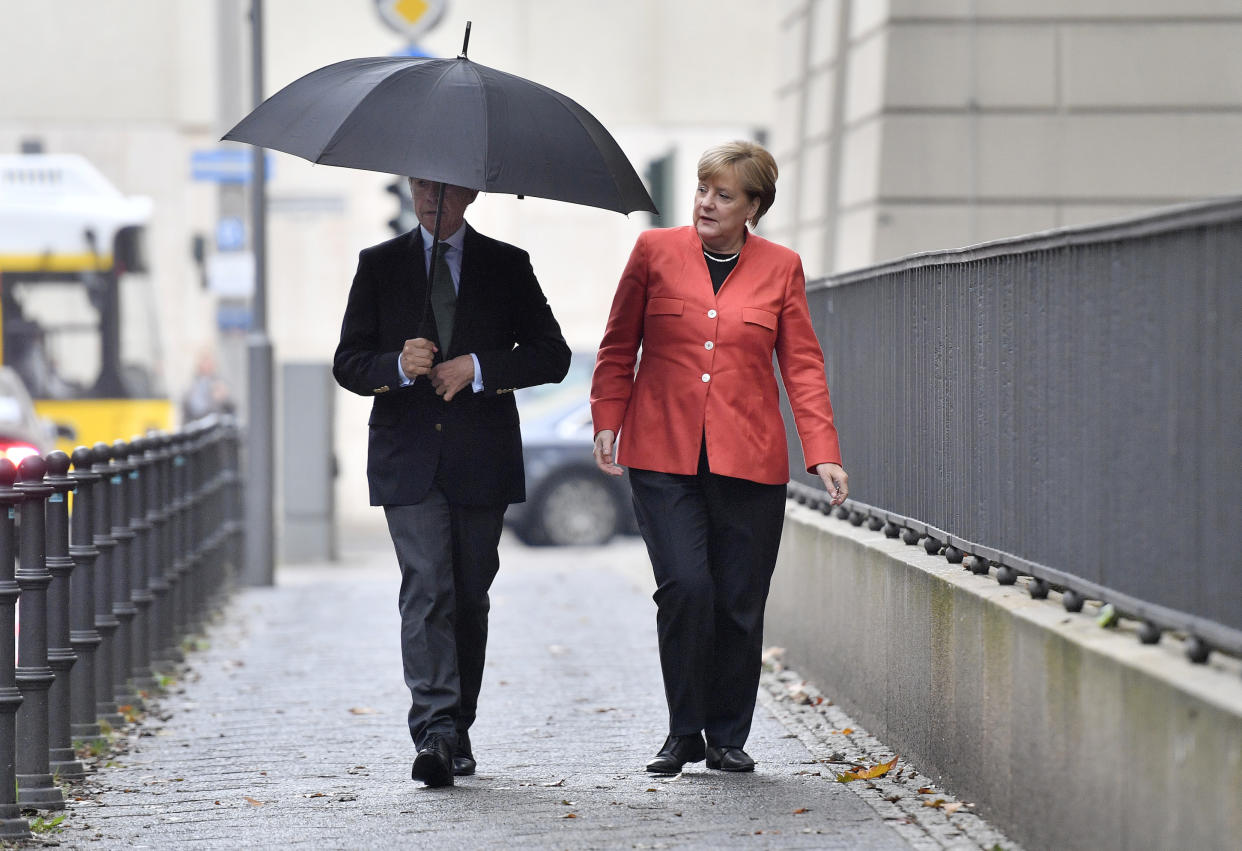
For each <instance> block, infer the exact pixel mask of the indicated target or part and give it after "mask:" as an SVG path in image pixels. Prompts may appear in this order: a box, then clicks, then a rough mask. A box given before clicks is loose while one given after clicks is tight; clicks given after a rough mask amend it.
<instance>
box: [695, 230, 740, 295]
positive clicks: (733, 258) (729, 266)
mask: <svg viewBox="0 0 1242 851" xmlns="http://www.w3.org/2000/svg"><path fill="white" fill-rule="evenodd" d="M742 244H743V245H745V244H746V238H745V237H743V238H742ZM740 255H741V251H737V252H735V253H733V254H720V253H718V252H715V251H708V250H707V249H706V248H705V249H703V262H704V263H706V264H707V271H708V273H709V274H710V275H711V276H712V289H713V290H714V291H715V292H720V287H721V286H722V285H723V284H724V282H725V278H727V277H729V273H730V272H732V271H733V267H734V266H736V265H737V258H738V257H739V256H740Z"/></svg>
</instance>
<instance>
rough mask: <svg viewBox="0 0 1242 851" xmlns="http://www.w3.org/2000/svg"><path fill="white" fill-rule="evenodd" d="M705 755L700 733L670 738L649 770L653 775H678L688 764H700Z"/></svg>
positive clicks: (651, 763)
mask: <svg viewBox="0 0 1242 851" xmlns="http://www.w3.org/2000/svg"><path fill="white" fill-rule="evenodd" d="M703 755H704V750H703V737H702V736H701V735H699V734H698V733H694V734H693V735H690V736H669V737H668V738H667V739H665V740H664V747H662V748H660V752H659V753H658V754H656V755H655V759H653V760H652V761H651V762H649V763H647V770H648V771H650V772H651V773H652V774H677V773H678V772H680V771H681V767H682V766H683V765H685V764H686V763H687V762H699V761H700V760H702V759H703Z"/></svg>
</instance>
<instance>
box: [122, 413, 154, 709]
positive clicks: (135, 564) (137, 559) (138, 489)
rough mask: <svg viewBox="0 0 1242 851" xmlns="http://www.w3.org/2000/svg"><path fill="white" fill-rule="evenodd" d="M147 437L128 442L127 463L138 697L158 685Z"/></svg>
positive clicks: (134, 659) (135, 673)
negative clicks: (153, 665) (153, 656)
mask: <svg viewBox="0 0 1242 851" xmlns="http://www.w3.org/2000/svg"><path fill="white" fill-rule="evenodd" d="M146 448H147V440H146V438H145V437H135V438H134V439H133V440H131V441H130V442H129V459H128V463H129V465H130V466H131V467H132V468H133V469H132V470H131V471H130V474H129V477H128V478H127V479H126V501H127V503H128V505H129V528H130V530H131V531H132V532H133V533H134V540H133V544H132V546H131V549H130V554H129V564H130V571H129V580H130V584H131V590H130V599H131V600H133V601H134V606H135V607H137V609H138V613H137V615H136V616H135V617H134V629H133V633H132V639H133V645H132V648H133V650H132V652H133V669H132V674H133V681H134V687H135V688H136V689H137V690H138V696H139V697H140V698H141V697H145V695H144V692H145V693H146V694H150V693H151V692H152V691H153V690H154V689H155V687H156V683H155V678H154V677H153V676H152V675H151V604H152V603H153V602H154V601H155V594H154V593H153V592H152V591H151V581H150V578H149V574H148V570H149V557H148V555H147V550H148V548H150V546H151V528H152V527H151V523H150V521H149V520H148V519H147V497H146V477H147V475H148V468H149V466H150V464H149V462H148V461H147V458H146Z"/></svg>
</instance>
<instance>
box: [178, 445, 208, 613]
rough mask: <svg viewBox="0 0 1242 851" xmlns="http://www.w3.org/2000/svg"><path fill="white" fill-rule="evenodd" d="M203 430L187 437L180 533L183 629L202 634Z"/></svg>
mask: <svg viewBox="0 0 1242 851" xmlns="http://www.w3.org/2000/svg"><path fill="white" fill-rule="evenodd" d="M202 434H203V430H202V428H201V427H195V428H194V429H193V430H192V431H191V432H190V433H189V434H188V435H186V448H185V510H184V512H183V520H182V531H183V534H184V536H185V574H184V584H185V591H186V607H185V615H186V630H187V631H188V632H190V633H197V632H199V631H201V629H202V624H203V618H202V615H203V611H202V610H203V571H202V565H203V547H202V528H203V518H202V516H201V514H200V512H201V511H202V500H203V493H202V486H201V482H200V478H201V477H200V476H199V470H200V468H201V464H202V454H203V440H202Z"/></svg>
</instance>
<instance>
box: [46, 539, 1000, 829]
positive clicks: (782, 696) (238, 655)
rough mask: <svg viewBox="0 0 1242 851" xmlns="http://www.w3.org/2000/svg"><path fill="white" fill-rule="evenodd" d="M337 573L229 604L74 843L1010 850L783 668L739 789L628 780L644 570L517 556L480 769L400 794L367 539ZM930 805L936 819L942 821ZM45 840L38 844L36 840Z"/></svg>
mask: <svg viewBox="0 0 1242 851" xmlns="http://www.w3.org/2000/svg"><path fill="white" fill-rule="evenodd" d="M347 542H348V543H347V544H346V545H345V546H344V548H343V552H342V557H341V560H340V562H339V563H337V564H334V565H301V566H292V567H289V566H282V567H281V568H280V570H279V572H278V577H277V585H276V587H274V588H264V589H244V590H239V591H238V592H236V593H235V594H234V595H233V597H232V598H231V600H230V602H229V603H228V605H227V607H226V608H225V610H224V611H223V612H222V613H221V614H220V616H219V617H217V618H216V619H215V621H214V622H213V623H212V625H211V626H210V628H209V629H208V630H207V633H206V634H205V636H204V637H203V640H202V641H201V647H200V649H198V650H196V651H194V652H192V653H191V654H190V655H189V658H188V664H187V667H186V669H185V670H184V671H182V672H181V674H180V676H179V679H178V680H177V682H176V683H175V684H174V685H173V686H172V687H171V688H170V689H169V690H168V692H166V693H165V694H163V695H162V696H160V697H159V698H157V699H156V700H154V701H152V705H151V710H150V711H149V713H148V714H147V716H146V717H145V718H144V719H143V721H142V722H141V723H139V724H137V725H135V726H133V727H131V728H129V729H128V730H126V731H125V735H124V736H123V737H122V738H121V740H120V742H119V744H120V751H119V752H118V753H116V754H114V755H112V756H110V757H106V758H104V759H102V760H101V761H100V763H99V767H98V770H97V771H96V772H95V773H94V774H92V775H91V776H90V777H89V778H88V779H87V781H85V782H84V783H82V784H78V785H76V786H73V787H69V789H68V790H67V797H68V798H69V799H70V806H69V809H68V811H67V814H66V818H65V821H64V822H63V824H62V826H61V829H60V831H59V832H57V833H54V834H50V835H48V836H47V837H46V838H45V839H43V840H42V841H43V842H57V843H59V844H60V845H61V846H62V847H73V848H134V849H137V848H174V847H175V848H203V849H214V848H220V849H224V848H229V849H232V848H247V847H255V848H257V847H276V846H285V847H292V848H314V849H385V848H415V847H434V848H443V849H451V848H583V849H589V848H703V847H712V848H816V849H835V848H840V849H905V848H919V849H922V848H929V849H930V848H989V849H990V848H992V847H993V846H994V845H1000V846H1001V847H1004V848H1014V847H1016V846H1014V845H1013V844H1012V843H1010V842H1009V841H1008V840H1006V839H1005V837H1004V836H1002V835H1001V834H999V833H997V832H996V831H995V830H994V829H992V828H991V827H990V826H989V825H987V824H986V823H985V822H984V821H983V820H982V819H980V818H978V817H977V816H976V815H974V814H973V813H972V812H971V809H970V806H969V804H967V803H963V802H958V801H955V800H954V799H953V798H952V796H950V795H949V794H948V793H946V792H944V791H943V790H937V789H936V788H935V787H934V786H933V784H932V783H931V781H929V780H928V779H927V778H923V777H921V776H919V775H918V774H917V773H916V772H915V771H914V769H913V768H912V767H910V766H907V765H905V764H903V763H899V764H898V767H897V768H895V769H894V770H893V771H892V772H890V774H889V775H888V776H886V777H885V778H882V779H879V780H876V781H856V782H853V783H849V784H844V783H839V782H836V779H835V778H836V774H837V773H838V772H841V771H845V770H846V769H847V768H848V767H849V765H848V763H855V764H859V765H874V764H875V763H876V762H880V761H884V760H886V759H887V758H889V757H891V756H892V754H891V753H889V752H888V751H886V750H885V749H884V746H883V743H881V742H877V741H875V740H874V739H871V738H870V737H869V736H867V735H866V732H865V731H863V730H861V729H860V728H858V727H857V725H854V724H853V723H852V722H851V721H850V719H849V718H847V717H846V716H844V715H843V714H842V713H840V711H839V710H838V709H837V708H836V707H835V706H834V705H833V702H832V700H831V698H830V696H827V695H823V694H821V693H820V692H818V691H817V690H816V689H815V687H814V685H813V684H810V683H804V682H803V681H802V680H801V679H800V678H799V677H798V675H797V674H796V672H793V671H788V670H781V669H780V666H779V657H777V658H776V659H775V660H774V661H775V662H776V663H777V664H775V665H774V668H773V670H770V671H769V672H768V673H766V674H765V677H764V683H763V687H762V690H761V695H760V697H761V700H760V704H759V706H758V707H757V709H756V713H755V724H754V729H753V733H752V736H751V739H750V741H749V743H748V745H747V750H748V752H749V753H750V754H751V755H752V756H753V757H755V759H756V760H757V762H758V766H757V769H756V771H755V773H754V774H752V775H745V774H743V775H732V774H725V773H722V772H717V771H708V770H707V769H705V768H704V766H703V764H702V763H698V764H696V765H694V766H687V770H686V771H685V772H684V773H683V774H681V775H678V776H676V777H665V778H658V777H653V776H651V775H648V774H647V773H646V772H645V771H644V770H643V766H644V765H645V763H646V761H647V760H648V759H649V758H650V757H651V756H652V755H653V754H654V752H655V751H656V750H657V749H658V747H659V745H660V744H661V742H662V741H663V738H664V735H665V732H666V727H665V724H666V719H667V713H666V709H665V706H664V700H663V689H662V686H661V683H660V674H659V666H658V657H657V652H656V638H655V617H654V615H655V606H654V603H653V602H652V601H651V598H650V594H651V591H652V590H653V589H652V582H651V579H650V573H649V567H648V565H647V558H646V552H645V550H644V549H643V547H642V544H641V542H640V541H638V540H636V539H622V540H619V541H617V542H614V543H613V544H611V545H609V546H607V547H603V548H599V549H591V550H586V549H551V548H528V547H525V546H524V545H522V544H520V543H518V542H517V541H515V540H512V539H510V538H509V537H508V536H507V535H506V538H505V541H504V543H503V545H502V555H501V572H500V576H499V578H498V579H497V581H496V584H495V586H494V587H493V593H492V603H493V605H492V620H491V638H490V646H489V655H488V663H487V669H486V674H485V679H484V686H483V694H482V697H481V700H480V707H479V720H478V722H477V723H476V725H475V727H474V729H473V731H472V739H473V742H474V749H475V755H476V757H477V759H478V763H479V765H478V773H477V774H476V775H475V776H473V777H467V778H458V782H457V784H456V785H455V786H453V787H451V788H443V789H427V788H424V787H423V786H421V784H418V783H416V782H414V781H411V780H410V777H409V772H410V762H411V760H412V759H413V756H414V752H413V747H412V745H411V743H410V740H409V737H408V733H407V732H406V727H405V712H406V709H407V708H408V701H409V697H408V692H406V690H405V687H404V685H403V683H402V679H401V664H400V653H399V648H398V645H397V628H398V618H397V609H396V594H397V585H398V569H397V567H396V562H395V558H394V557H393V555H392V553H391V550H390V548H389V544H388V541H387V539H386V536H385V535H384V533H383V532H382V531H376V532H375V533H373V534H371V535H367V536H360V535H356V534H355V535H351V536H349V538H347ZM937 802H939V803H937ZM36 841H38V840H36Z"/></svg>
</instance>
